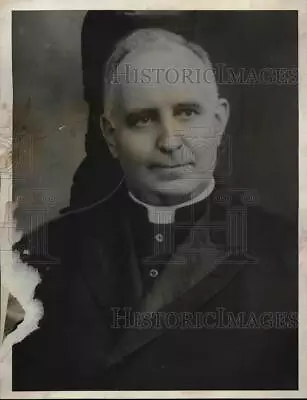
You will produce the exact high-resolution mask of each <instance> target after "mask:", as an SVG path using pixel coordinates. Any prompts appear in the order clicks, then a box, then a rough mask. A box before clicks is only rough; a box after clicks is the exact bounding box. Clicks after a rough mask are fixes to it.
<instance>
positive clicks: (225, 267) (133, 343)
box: [107, 218, 248, 367]
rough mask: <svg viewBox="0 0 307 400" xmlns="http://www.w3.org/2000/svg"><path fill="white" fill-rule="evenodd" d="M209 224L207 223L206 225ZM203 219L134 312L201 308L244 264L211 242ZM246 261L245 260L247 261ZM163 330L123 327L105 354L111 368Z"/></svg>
mask: <svg viewBox="0 0 307 400" xmlns="http://www.w3.org/2000/svg"><path fill="white" fill-rule="evenodd" d="M207 225H208V224H207ZM209 229H210V228H206V223H205V221H204V219H203V218H202V219H201V220H200V221H198V223H197V224H196V225H195V226H194V227H193V228H192V229H191V231H190V235H189V237H188V239H187V240H186V241H185V243H183V244H182V245H181V246H180V247H179V248H178V249H177V251H176V253H175V254H174V256H173V257H172V259H171V260H170V261H169V262H168V264H167V266H166V268H165V270H164V272H163V274H162V275H161V277H160V278H159V280H157V281H156V283H155V284H154V285H153V287H152V290H151V291H150V292H149V293H148V294H147V295H146V296H145V298H144V299H142V301H141V302H140V303H139V304H138V305H137V307H136V308H134V310H133V311H135V312H138V311H140V312H143V313H151V312H177V313H180V312H191V311H197V310H199V309H201V308H202V307H203V306H204V305H205V304H206V303H207V302H208V301H209V300H210V299H211V298H212V297H213V296H214V295H216V294H217V293H218V292H219V291H221V290H222V289H223V288H224V287H225V286H226V285H228V284H229V283H230V282H231V280H232V279H233V278H234V276H235V275H236V274H237V273H238V272H239V271H240V270H241V269H242V268H244V266H245V263H244V262H242V260H238V259H236V258H233V259H231V258H229V257H227V256H226V255H225V253H224V250H222V249H220V248H219V247H218V246H217V245H216V244H215V243H214V242H212V241H210V240H209V242H208V241H207V240H208V236H209V237H210V235H208V231H209ZM247 262H248V261H247ZM165 332H166V329H165V328H158V329H155V328H153V329H140V328H139V329H137V328H136V329H129V330H126V331H125V332H124V333H123V335H122V337H121V339H120V340H119V343H118V344H117V345H116V346H115V348H114V350H113V351H112V352H111V354H110V356H109V357H108V364H107V366H108V367H110V366H112V365H114V364H116V363H118V362H121V361H122V360H123V358H125V357H126V356H128V355H130V354H132V353H133V352H134V351H136V350H138V349H139V348H141V347H142V346H144V345H145V344H147V343H148V342H150V341H151V340H153V339H155V338H157V337H158V336H160V335H162V334H163V333H165Z"/></svg>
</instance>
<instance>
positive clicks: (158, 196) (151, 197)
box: [128, 178, 214, 207]
mask: <svg viewBox="0 0 307 400" xmlns="http://www.w3.org/2000/svg"><path fill="white" fill-rule="evenodd" d="M213 188H214V179H213V178H212V180H211V181H209V183H208V181H206V182H202V183H201V184H200V185H199V186H198V187H197V188H196V189H195V190H194V191H193V192H191V193H188V194H183V195H182V194H180V195H176V194H169V193H167V194H166V193H161V192H159V193H158V192H150V193H148V192H147V193H144V192H141V191H139V190H135V189H133V188H128V189H129V191H130V193H132V195H133V196H134V197H135V198H136V199H138V200H139V201H141V202H143V203H146V204H148V205H149V206H157V207H172V206H174V207H175V206H178V205H180V204H182V203H185V202H187V201H192V200H193V199H195V198H196V197H197V196H199V195H200V194H201V193H203V192H204V191H205V190H207V189H208V196H209V195H210V193H211V191H212V190H213Z"/></svg>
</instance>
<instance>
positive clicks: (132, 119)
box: [126, 110, 157, 129]
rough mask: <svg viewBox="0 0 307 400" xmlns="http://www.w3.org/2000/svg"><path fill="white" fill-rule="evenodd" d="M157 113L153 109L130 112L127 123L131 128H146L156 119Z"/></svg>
mask: <svg viewBox="0 0 307 400" xmlns="http://www.w3.org/2000/svg"><path fill="white" fill-rule="evenodd" d="M156 118H157V117H156V115H155V113H154V112H153V111H152V110H146V111H142V112H135V113H131V114H128V116H127V117H126V123H127V125H128V126H129V127H130V128H139V129H141V128H146V127H148V126H149V125H150V124H152V123H153V122H154V121H155V120H156Z"/></svg>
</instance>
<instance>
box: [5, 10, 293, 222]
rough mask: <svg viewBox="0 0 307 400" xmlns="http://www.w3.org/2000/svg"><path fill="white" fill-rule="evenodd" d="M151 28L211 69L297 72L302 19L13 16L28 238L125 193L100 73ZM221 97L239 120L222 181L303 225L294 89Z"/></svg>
mask: <svg viewBox="0 0 307 400" xmlns="http://www.w3.org/2000/svg"><path fill="white" fill-rule="evenodd" d="M85 16H86V18H85V22H84V17H85ZM83 22H84V25H83ZM82 26H83V30H82ZM147 26H158V27H164V28H166V29H170V30H172V31H175V32H177V33H181V34H183V35H184V36H185V37H187V38H188V39H190V40H193V41H195V42H197V43H199V44H201V45H202V46H203V47H204V48H205V50H206V51H207V52H208V53H209V56H210V58H211V60H212V62H213V64H216V63H223V64H227V65H228V66H231V67H233V68H234V69H235V70H238V69H239V68H243V67H245V68H247V69H249V68H255V69H256V70H257V71H259V70H260V69H261V68H293V67H297V43H298V33H297V12H296V11H227V12H226V11H225V12H224V11H223V12H221V11H203V12H202V11H198V12H176V11H175V12H171V13H165V12H163V13H159V12H154V13H152V12H151V13H148V12H147V13H145V14H144V13H143V12H112V11H111V12H110V11H108V12H107V11H96V12H95V11H91V12H89V13H86V12H85V11H34V12H29V11H18V12H13V25H12V29H13V37H12V38H13V89H14V145H13V150H14V152H13V156H14V179H15V180H14V197H15V198H18V199H19V204H20V205H19V208H18V210H17V218H18V222H19V226H20V227H22V228H23V229H25V230H28V229H31V228H33V227H34V226H36V225H37V224H39V223H41V222H42V221H43V220H46V219H50V218H53V217H54V216H56V215H58V213H59V211H60V210H61V209H63V208H64V207H67V206H68V205H69V204H70V206H71V207H73V208H78V207H83V206H86V205H88V204H91V203H93V202H94V201H96V200H98V199H99V198H101V197H102V196H104V194H105V193H106V192H108V191H110V190H111V189H112V188H113V187H115V186H116V183H117V182H118V179H119V178H120V171H119V170H118V168H117V166H116V164H114V162H112V160H111V159H110V157H109V155H108V152H107V151H106V148H105V145H104V142H103V140H102V136H101V132H100V129H99V125H98V117H99V113H100V112H101V103H102V99H101V87H102V82H101V77H102V70H103V62H104V60H105V59H106V58H107V57H108V55H109V53H110V51H111V49H112V47H113V45H114V42H115V41H116V40H118V39H119V38H121V37H122V36H123V35H125V34H126V33H129V31H131V30H133V29H136V28H139V27H147ZM81 32H83V33H82V40H81ZM220 92H221V95H222V96H224V97H226V98H227V99H228V100H229V103H230V109H231V115H230V120H229V123H228V126H227V129H226V142H225V144H226V147H225V151H224V153H223V154H222V156H223V157H222V159H221V161H222V162H221V163H220V165H222V167H221V168H219V169H218V173H217V178H218V180H219V181H220V182H221V183H225V184H228V185H230V186H231V187H232V188H246V189H249V190H251V191H252V192H253V193H256V195H257V198H258V201H259V203H260V205H262V206H263V207H264V208H266V209H267V210H268V211H270V212H273V213H278V214H281V215H283V216H284V217H285V218H287V219H288V220H291V221H293V222H296V218H297V197H298V196H297V192H298V165H297V162H298V88H297V85H293V84H292V85H289V84H283V85H280V84H279V85H278V84H271V85H267V84H254V85H253V84H250V85H246V84H232V85H221V86H220ZM84 100H85V101H84ZM86 152H87V158H86V159H85V161H83V160H84V157H85V153H86ZM230 155H231V157H230ZM82 161H83V162H82ZM81 162H82V164H81V166H80V163H81ZM78 167H79V168H78ZM76 171H77V172H76ZM73 177H74V180H75V182H74V185H73V187H72V190H71V186H72V181H73Z"/></svg>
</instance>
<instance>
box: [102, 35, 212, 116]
mask: <svg viewBox="0 0 307 400" xmlns="http://www.w3.org/2000/svg"><path fill="white" fill-rule="evenodd" d="M170 44H177V45H180V46H183V47H185V48H187V49H189V50H191V51H192V52H193V53H194V54H196V55H197V56H198V57H199V58H200V59H201V60H202V61H203V63H204V66H205V67H206V68H208V69H210V70H212V71H213V68H212V64H211V61H210V59H209V56H208V54H207V52H206V51H205V50H204V49H203V48H202V47H201V46H199V45H197V44H195V43H193V42H190V41H188V40H186V39H185V38H184V37H183V36H181V35H178V34H175V33H173V32H169V31H166V30H164V29H160V28H147V29H138V30H135V31H134V32H132V33H131V34H129V35H128V36H126V37H125V38H123V39H122V40H120V41H119V42H118V43H117V45H116V47H115V49H114V51H113V53H112V54H111V56H110V57H109V59H108V61H107V62H106V64H105V70H104V112H105V114H106V115H108V114H109V113H110V111H111V108H112V105H113V101H112V100H113V99H112V96H111V94H112V92H113V91H112V90H111V89H112V80H113V79H114V72H115V71H117V69H118V66H119V65H120V63H121V62H122V61H123V59H124V58H125V57H126V56H127V55H128V54H130V53H132V52H133V51H135V50H137V49H139V48H142V49H143V50H152V49H156V48H169V45H170ZM213 82H214V85H215V87H216V94H217V95H218V89H217V84H216V81H215V78H214V75H213ZM113 86H114V85H113Z"/></svg>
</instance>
